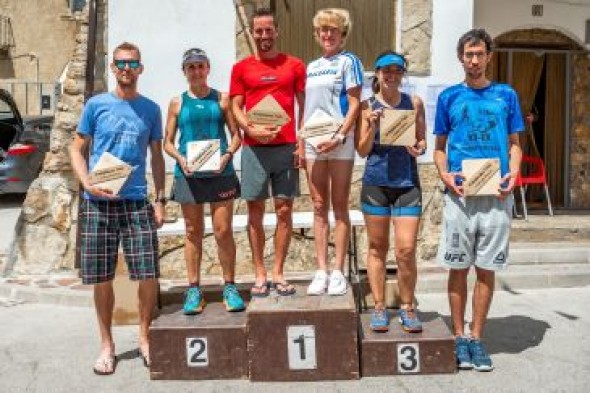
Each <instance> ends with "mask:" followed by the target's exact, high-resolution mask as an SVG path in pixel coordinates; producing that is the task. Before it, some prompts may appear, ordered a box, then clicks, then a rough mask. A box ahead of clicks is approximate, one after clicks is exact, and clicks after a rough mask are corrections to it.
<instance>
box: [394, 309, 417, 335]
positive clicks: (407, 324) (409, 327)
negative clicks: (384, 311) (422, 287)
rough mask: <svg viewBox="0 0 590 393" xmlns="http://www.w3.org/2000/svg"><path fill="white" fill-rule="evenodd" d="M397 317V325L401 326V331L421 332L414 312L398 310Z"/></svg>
mask: <svg viewBox="0 0 590 393" xmlns="http://www.w3.org/2000/svg"><path fill="white" fill-rule="evenodd" d="M398 316H399V323H400V324H401V325H402V329H404V330H405V331H406V332H409V333H420V332H421V331H422V322H420V320H419V319H418V315H416V310H414V309H403V308H400V309H399V312H398Z"/></svg>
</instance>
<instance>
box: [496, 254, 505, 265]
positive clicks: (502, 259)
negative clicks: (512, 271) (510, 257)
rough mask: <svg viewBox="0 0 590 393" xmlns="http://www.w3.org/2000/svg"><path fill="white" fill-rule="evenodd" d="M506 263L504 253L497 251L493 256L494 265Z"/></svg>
mask: <svg viewBox="0 0 590 393" xmlns="http://www.w3.org/2000/svg"><path fill="white" fill-rule="evenodd" d="M505 263H506V254H504V253H503V252H500V253H498V255H496V258H494V265H503V264H505Z"/></svg>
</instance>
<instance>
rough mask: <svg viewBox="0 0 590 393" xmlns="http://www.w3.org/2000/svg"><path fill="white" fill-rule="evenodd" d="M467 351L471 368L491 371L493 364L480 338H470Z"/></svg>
mask: <svg viewBox="0 0 590 393" xmlns="http://www.w3.org/2000/svg"><path fill="white" fill-rule="evenodd" d="M469 352H470V353H471V362H472V363H473V368H474V369H475V370H477V371H492V370H493V369H494V365H493V364H492V359H491V358H490V355H488V353H487V352H486V349H485V348H484V346H483V344H482V343H481V341H480V340H476V339H472V340H471V342H470V343H469Z"/></svg>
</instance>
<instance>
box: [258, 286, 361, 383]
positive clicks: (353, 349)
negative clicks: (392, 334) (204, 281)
mask: <svg viewBox="0 0 590 393" xmlns="http://www.w3.org/2000/svg"><path fill="white" fill-rule="evenodd" d="M247 319H248V356H249V359H250V380H252V381H318V380H337V379H339V380H343V379H358V378H359V362H358V359H359V358H358V356H359V355H358V336H357V331H358V330H357V329H358V320H357V314H356V307H355V304H354V300H353V295H352V290H350V288H349V291H348V293H347V294H346V295H344V296H328V295H323V296H306V295H305V288H304V287H298V288H297V294H296V295H294V296H286V297H281V296H277V295H276V294H274V293H273V294H272V295H271V296H270V297H268V298H261V299H253V300H252V302H251V303H250V306H249V307H248V311H247Z"/></svg>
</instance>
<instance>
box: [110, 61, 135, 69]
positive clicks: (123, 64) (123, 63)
mask: <svg viewBox="0 0 590 393" xmlns="http://www.w3.org/2000/svg"><path fill="white" fill-rule="evenodd" d="M113 63H114V64H115V67H117V69H119V70H124V69H125V67H126V66H129V68H131V69H132V70H135V69H138V68H139V66H141V62H140V61H139V60H117V59H115V60H113Z"/></svg>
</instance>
